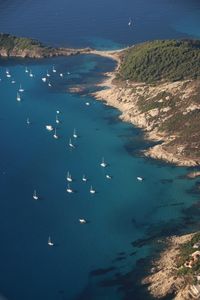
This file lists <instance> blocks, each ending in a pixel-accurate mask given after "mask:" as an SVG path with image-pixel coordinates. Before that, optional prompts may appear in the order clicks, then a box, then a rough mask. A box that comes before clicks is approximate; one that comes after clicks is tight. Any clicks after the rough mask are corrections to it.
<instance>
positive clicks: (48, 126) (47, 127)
mask: <svg viewBox="0 0 200 300" xmlns="http://www.w3.org/2000/svg"><path fill="white" fill-rule="evenodd" d="M45 127H46V130H48V131H53V126H52V125H46V126H45Z"/></svg>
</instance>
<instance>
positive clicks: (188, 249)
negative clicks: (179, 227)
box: [177, 232, 200, 275]
mask: <svg viewBox="0 0 200 300" xmlns="http://www.w3.org/2000/svg"><path fill="white" fill-rule="evenodd" d="M197 242H200V232H198V233H196V234H195V235H194V236H193V238H192V239H191V240H190V241H189V242H186V243H184V244H183V245H181V246H180V255H179V258H178V261H177V267H179V270H178V272H177V274H178V275H190V274H191V275H196V274H199V273H200V259H199V260H198V261H197V262H196V263H195V264H194V266H193V267H192V268H191V269H190V268H187V267H185V266H183V265H184V263H185V262H186V261H187V260H189V259H190V255H191V254H192V253H193V252H195V251H196V250H199V249H194V248H193V245H194V244H195V243H197Z"/></svg>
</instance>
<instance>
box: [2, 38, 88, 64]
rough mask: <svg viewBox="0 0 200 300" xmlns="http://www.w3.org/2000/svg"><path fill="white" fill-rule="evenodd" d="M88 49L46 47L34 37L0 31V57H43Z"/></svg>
mask: <svg viewBox="0 0 200 300" xmlns="http://www.w3.org/2000/svg"><path fill="white" fill-rule="evenodd" d="M90 51H91V49H90V48H84V49H72V48H54V47H48V46H45V45H44V44H42V43H41V42H39V41H37V40H34V39H30V38H26V37H16V36H14V35H11V34H5V33H0V57H22V58H45V57H54V56H69V55H77V54H84V53H88V52H90Z"/></svg>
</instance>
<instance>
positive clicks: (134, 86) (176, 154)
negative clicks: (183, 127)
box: [88, 49, 200, 167]
mask: <svg viewBox="0 0 200 300" xmlns="http://www.w3.org/2000/svg"><path fill="white" fill-rule="evenodd" d="M122 51H124V49H122V50H121V51H117V52H116V51H113V52H112V51H91V53H93V54H97V55H102V56H106V57H109V58H111V59H113V60H115V61H116V62H117V66H116V68H115V70H114V71H113V72H108V73H106V74H104V75H105V76H106V78H105V79H104V80H103V81H102V82H101V83H99V84H98V85H97V86H98V87H101V88H102V89H100V90H99V91H96V92H94V93H92V96H93V97H94V98H95V99H96V100H101V101H105V103H106V105H110V106H112V107H115V108H117V109H118V110H119V111H120V112H121V115H120V119H121V120H122V121H124V122H128V123H131V124H133V125H134V126H137V127H139V128H141V129H143V131H144V132H145V138H146V139H148V140H150V141H152V142H156V145H154V146H152V147H150V148H149V149H147V150H145V151H143V155H144V156H147V157H151V158H154V159H159V160H163V161H165V162H168V163H171V164H175V165H177V166H185V167H194V166H198V165H199V164H200V159H199V160H197V159H196V158H194V159H193V158H191V157H188V156H185V155H183V151H182V150H183V149H182V147H181V145H180V147H179V146H176V145H175V146H174V147H169V146H168V143H170V142H171V141H173V140H174V138H175V136H173V135H168V134H166V133H165V132H162V133H161V132H159V131H158V130H157V128H156V126H155V125H157V124H155V122H152V121H151V117H154V116H156V115H158V113H159V112H158V110H157V111H156V109H154V110H152V111H151V113H150V114H146V113H143V112H141V110H140V108H139V107H138V103H137V102H138V97H139V96H141V95H142V96H143V95H145V96H146V97H153V96H154V94H155V93H158V92H160V91H165V90H172V91H174V90H176V91H180V90H181V89H182V88H183V87H184V85H186V84H188V86H189V84H190V83H191V81H189V80H187V81H180V82H172V83H162V84H161V85H158V86H151V85H148V84H145V83H134V82H130V81H128V80H127V81H126V82H118V81H117V80H116V79H115V77H116V74H117V72H118V69H119V67H120V64H121V57H120V55H119V53H120V52H122ZM88 54H90V53H88ZM189 88H190V87H189ZM189 88H188V89H189ZM147 89H148V93H149V94H147V93H146V90H147ZM186 92H187V91H186ZM163 111H164V110H163ZM166 111H167V110H166Z"/></svg>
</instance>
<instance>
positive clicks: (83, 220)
mask: <svg viewBox="0 0 200 300" xmlns="http://www.w3.org/2000/svg"><path fill="white" fill-rule="evenodd" d="M78 220H79V223H81V224H86V223H87V221H86V219H78Z"/></svg>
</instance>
